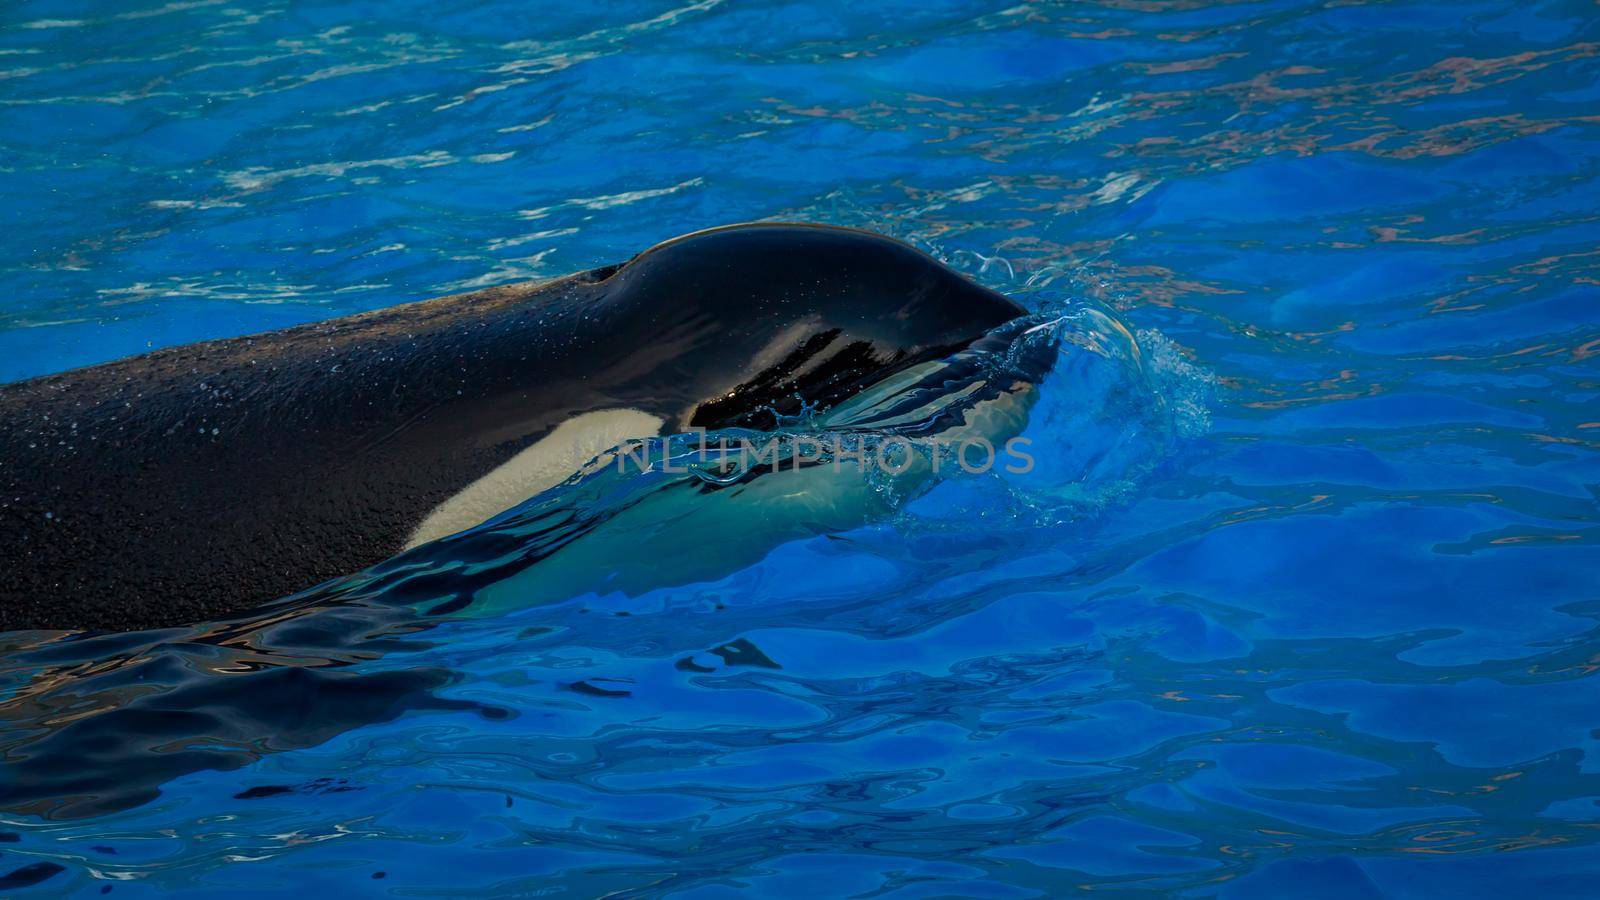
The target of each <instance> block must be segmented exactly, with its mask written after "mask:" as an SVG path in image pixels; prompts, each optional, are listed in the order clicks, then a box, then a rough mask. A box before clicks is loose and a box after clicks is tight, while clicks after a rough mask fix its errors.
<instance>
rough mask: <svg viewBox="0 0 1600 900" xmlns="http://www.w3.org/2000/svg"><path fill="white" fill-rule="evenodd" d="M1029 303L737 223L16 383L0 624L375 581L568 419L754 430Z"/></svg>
mask: <svg viewBox="0 0 1600 900" xmlns="http://www.w3.org/2000/svg"><path fill="white" fill-rule="evenodd" d="M1020 314H1021V309H1020V308H1018V307H1017V306H1015V305H1014V304H1012V303H1011V302H1010V301H1008V300H1006V299H1005V298H1004V297H1002V296H1000V295H999V294H996V293H994V292H992V291H989V290H987V289H984V288H981V287H978V286H976V285H974V284H972V283H971V282H969V281H967V280H966V279H964V278H962V277H961V276H959V275H957V274H955V273H953V272H951V271H950V270H948V269H946V268H944V267H943V266H941V265H940V264H939V263H937V262H936V261H934V260H932V259H930V258H928V257H927V256H924V255H922V254H921V253H919V252H917V251H915V250H913V249H911V248H909V247H907V246H905V245H903V244H900V243H898V242H896V241H893V240H891V239H888V238H884V237H880V236H877V235H872V234H868V233H865V232H859V231H852V230H846V229H838V228H827V227H821V226H807V225H752V226H735V227H732V228H725V229H716V230H713V231H708V232H700V233H697V234H693V235H689V236H687V237H684V238H679V239H677V240H674V241H669V242H667V243H665V244H662V245H660V246H658V247H655V248H653V249H651V250H649V251H647V252H645V253H643V254H640V255H639V256H637V257H635V258H634V259H633V260H631V261H630V262H628V263H626V264H624V265H623V266H620V267H606V268H603V269H597V270H594V271H591V272H587V273H583V274H580V275H576V276H572V277H569V278H566V279H561V280H558V281H555V282H549V283H544V284H537V285H534V284H524V285H512V286H507V287H501V288H491V289H489V290H485V291H480V292H477V293H473V294H466V295H461V296H457V297H452V298H444V299H442V300H437V301H429V302H426V303H419V304H412V305H409V306H402V307H396V308H392V309H388V310H382V311H379V312H376V313H371V314H367V315H362V316H354V317H350V318H346V319H337V320H333V321H330V322H324V323H320V324H316V325H310V326H303V327H299V328H292V329H288V330H285V331H280V332H273V333H270V334H265V335H259V336H255V337H248V338H238V339H233V340H225V341H213V342H207V343H201V344H194V345H189V346H185V347H177V348H172V349H169V350H162V351H157V352H155V353H151V354H147V355H144V356H139V357H134V358H131V359H126V360H121V361H118V362H113V363H108V364H105V365H101V366H94V367H91V368H87V369H80V370H77V371H73V372H67V373H64V374H61V375H52V376H47V377H44V378H38V379H34V380H32V381H27V382H22V383H18V384H13V385H6V386H4V387H0V491H3V494H0V499H3V502H4V504H5V505H4V506H3V507H0V523H3V528H4V531H5V533H6V535H7V538H8V539H7V540H6V541H5V542H3V543H0V571H3V572H4V575H3V580H0V630H10V629H21V628H98V629H128V628H138V627H151V626H157V625H163V624H170V623H176V622H184V621H195V620H199V619H202V618H205V617H210V616H215V615H219V614H223V613H226V612H230V611H236V610H239V609H242V608H245V607H248V606H250V605H253V604H256V603H259V602H262V601H266V600H270V599H273V598H276V597H279V596H283V595H285V594H288V593H292V592H294V591H296V590H300V589H303V588H306V587H309V586H311V585H313V584H316V583H318V582H321V581H323V580H326V579H328V578H332V577H336V576H339V575H342V574H346V573H349V572H352V571H355V570H357V569H360V568H362V567H364V566H367V565H371V564H373V563H376V562H379V561H381V560H383V559H385V558H386V557H388V556H390V555H392V554H393V553H395V552H396V551H398V550H399V549H400V548H401V547H402V546H403V544H404V543H405V540H406V537H407V535H408V534H410V533H411V530H412V529H413V528H415V527H416V525H417V523H418V522H419V521H420V520H421V519H422V518H423V516H425V515H426V514H427V513H428V511H430V510H432V509H433V508H435V507H437V506H438V505H439V504H440V503H441V502H443V501H444V500H446V499H447V498H449V497H450V496H452V495H453V494H455V493H456V492H457V491H459V490H461V488H463V487H464V486H465V485H467V484H470V483H471V482H472V481H473V480H475V479H477V478H479V477H480V476H482V475H483V474H484V473H486V472H488V471H490V470H492V469H494V468H495V467H496V466H498V465H500V464H501V463H502V462H504V461H505V460H507V459H508V458H510V457H511V456H513V455H515V454H516V453H517V452H518V451H519V450H521V449H522V448H524V447H526V446H528V445H529V444H531V443H532V442H534V441H536V440H538V439H539V438H540V437H542V436H544V435H545V434H547V433H549V432H550V430H551V429H552V428H554V427H555V426H556V425H558V424H560V423H561V422H562V421H565V420H566V419H568V418H570V417H571V416H573V415H576V414H579V413H583V412H588V411H593V410H600V409H613V408H631V409H638V410H643V411H645V412H648V413H651V414H652V415H655V416H657V417H659V418H660V419H662V420H663V421H665V422H666V423H667V425H666V426H665V427H666V428H668V429H671V430H679V429H681V428H683V427H686V426H705V427H712V428H715V427H721V426H728V425H742V426H760V425H764V424H769V423H770V421H771V420H770V412H767V411H766V408H767V407H768V406H775V407H776V408H778V409H779V410H786V409H792V408H793V406H794V404H796V403H797V400H796V397H797V396H799V397H803V398H805V399H806V400H807V401H810V402H819V401H820V402H821V403H822V404H823V405H827V404H830V403H833V402H837V401H838V400H839V399H841V398H843V397H845V396H848V395H849V394H850V393H851V391H852V390H854V389H855V388H856V387H858V386H859V385H860V384H861V383H863V382H864V381H865V380H870V379H871V378H874V377H879V376H881V375H882V374H883V373H885V372H887V371H890V370H893V369H895V368H897V367H900V366H904V365H907V364H910V363H911V362H914V361H917V360H921V359H926V358H928V357H929V356H931V355H934V354H938V353H942V352H946V351H949V350H951V349H953V348H957V347H960V346H962V345H964V344H966V343H968V342H970V341H971V340H973V339H974V338H976V337H978V336H979V335H981V334H982V333H983V332H984V331H986V330H988V329H989V328H992V327H994V326H995V325H998V324H1001V323H1003V322H1005V321H1007V320H1009V319H1011V318H1014V317H1015V316H1017V315H1020Z"/></svg>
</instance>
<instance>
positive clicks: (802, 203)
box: [0, 0, 1600, 897]
mask: <svg viewBox="0 0 1600 900" xmlns="http://www.w3.org/2000/svg"><path fill="white" fill-rule="evenodd" d="M0 149H3V150H4V151H5V152H4V154H3V156H0V172H3V174H0V186H3V190H0V215H3V217H4V218H3V219H0V222H3V224H4V225H5V228H6V235H7V239H6V240H5V241H4V242H3V243H0V297H3V298H4V299H3V300H0V378H3V379H17V378H23V377H28V376H31V375H35V374H41V373H45V372H52V371H57V370H61V369H65V368H70V367H73V366H78V365H85V364H89V363H93V362H97V361H102V360H107V359H112V358H116V357H120V356H123V355H127V354H130V353H135V352H140V351H143V350H145V349H148V348H150V347H154V346H162V345H168V344H173V343H182V342H187V341H192V340H197V339H202V338H208V337H217V336H224V335H233V334H240V333H245V332H250V331H259V330H265V329H270V328H277V327H282V326H285V325H289V324H293V323H297V322H304V321H310V320H315V319H320V318H325V317H331V316H338V315H344V314H348V313H352V312H356V311H360V310H365V309H372V308H377V307H382V306H386V305H390V304H394V303H398V302H403V301H406V300H412V299H419V298H423V297H427V296H432V295H437V294H441V293H447V292H451V291H460V290H468V289H471V288H474V287H477V286H482V285H488V284H495V283H502V282H509V281H516V280H524V279H528V278H535V277H541V276H549V275H555V274H560V273H564V272H568V271H572V270H575V269H581V268H587V267H591V266H595V265H599V264H604V263H611V262H616V261H620V260H622V259H625V258H627V257H628V256H630V255H631V254H633V253H635V252H637V251H638V250H640V249H642V248H644V247H646V246H648V245H650V244H652V243H654V242H656V241H658V240H661V239H665V238H668V237H671V236H673V235H676V234H679V233H683V232H686V231H691V230H694V229H697V228H702V227H706V226H710V225H715V224H721V223H726V222H733V221H741V220H751V219H762V218H784V219H807V220H815V221H825V222H834V223H840V224H847V225H857V226H863V227H869V228H873V229H876V230H879V231H884V232H887V233H890V234H894V235H897V236H899V237H902V238H904V239H906V240H908V241H910V242H912V243H914V244H916V245H918V246H921V247H923V248H924V249H927V250H929V251H930V252H933V253H934V254H936V255H937V256H939V257H940V258H942V259H944V260H946V261H948V262H949V263H950V264H951V265H954V266H956V267H958V268H960V269H962V270H963V271H966V272H968V273H969V274H971V275H972V276H973V277H975V278H978V279H979V280H982V281H984V282H985V283H988V284H990V285H992V286H994V287H996V288H998V289H1001V290H1004V291H1006V292H1008V293H1010V294H1012V295H1013V296H1016V297H1018V298H1019V299H1020V300H1022V301H1023V302H1025V303H1027V304H1029V305H1030V306H1031V307H1032V308H1034V309H1036V310H1038V311H1039V313H1040V317H1041V320H1045V319H1051V318H1052V317H1056V318H1059V317H1062V316H1066V317H1067V318H1066V319H1064V320H1063V321H1064V324H1062V325H1061V326H1060V328H1061V329H1062V331H1061V334H1062V338H1063V341H1062V354H1063V355H1062V357H1061V360H1060V362H1059V363H1058V364H1057V366H1056V367H1055V368H1054V369H1053V370H1052V372H1051V373H1050V375H1049V376H1048V377H1047V378H1046V379H1045V381H1044V382H1043V384H1042V385H1041V389H1040V396H1039V403H1038V406H1037V407H1036V408H1035V411H1034V416H1033V419H1032V420H1031V421H1030V424H1029V426H1028V427H1029V433H1030V435H1032V436H1033V437H1034V438H1035V439H1036V441H1037V442H1038V446H1039V447H1049V448H1050V451H1049V452H1040V453H1038V454H1037V455H1038V457H1039V459H1040V467H1039V469H1038V470H1037V471H1036V472H1035V473H1033V474H1032V475H1031V476H1030V477H1028V478H1007V477H1004V476H1003V475H1000V474H991V475H989V476H982V477H978V476H974V477H957V478H952V479H950V480H947V481H946V482H944V483H942V484H940V485H938V486H937V487H936V488H934V489H933V490H932V491H931V492H929V493H927V494H925V495H923V496H920V497H917V498H913V499H908V501H907V502H904V503H902V504H901V505H900V506H899V507H898V508H897V511H896V512H895V514H894V515H892V516H890V517H888V518H886V519H884V520H883V521H881V522H879V523H877V524H875V525H873V526H871V527H867V528H863V529H859V530H856V531H852V532H848V533H845V534H839V535H832V536H826V537H819V538H816V539H812V540H807V541H800V542H795V543H791V544H786V545H784V546H782V547H779V548H777V549H775V550H773V551H772V552H770V553H769V554H767V555H766V556H765V558H763V559H762V560H761V561H760V562H758V563H756V564H753V565H750V566H747V567H745V568H743V569H741V570H739V571H738V572H735V573H733V574H730V575H728V576H727V577H726V578H722V579H720V580H717V581H715V582H709V583H704V584H696V585H691V586H688V587H682V588H675V589H663V590H656V591H651V592H648V593H644V594H641V595H639V596H623V595H620V594H611V595H606V596H596V595H593V594H589V595H584V596H579V597H574V598H571V599H570V600H568V601H566V602H563V603H557V604H554V605H549V606H539V607H533V608H519V607H517V605H516V604H515V603H514V602H507V601H505V600H504V597H505V595H506V594H508V593H514V591H512V590H511V588H512V587H514V585H511V584H510V583H509V582H508V583H506V584H501V585H498V590H499V594H498V595H496V594H495V592H496V589H497V586H496V585H494V584H490V585H487V586H483V592H484V593H485V594H486V595H496V596H499V597H500V598H501V600H500V601H499V602H497V603H496V604H492V605H489V604H485V605H480V607H479V609H480V612H479V613H478V614H468V615H461V616H455V617H446V618H442V619H439V620H438V621H436V622H433V623H431V624H430V625H429V626H428V627H427V628H425V629H422V630H419V631H417V632H416V633H415V634H412V635H411V636H410V637H409V638H404V637H401V638H393V639H389V640H388V642H387V643H385V644H383V646H382V647H377V648H376V649H375V645H353V646H349V647H336V648H333V649H326V648H323V649H321V650H320V651H319V650H318V648H317V646H316V645H315V643H311V644H306V639H305V637H304V635H300V636H299V638H298V639H299V640H300V642H301V643H300V645H298V646H300V649H299V650H296V651H287V650H282V648H281V647H280V646H279V645H281V644H287V643H292V641H290V640H289V637H288V636H285V635H283V634H279V633H276V632H274V631H273V629H272V627H271V626H267V625H260V624H259V623H257V624H253V625H251V626H250V628H251V629H254V630H245V631H243V632H242V636H241V633H236V632H234V631H229V630H228V629H225V628H221V627H210V626H204V625H202V626H197V627H196V628H195V629H190V630H187V631H184V630H169V631H165V632H156V633H148V634H144V635H133V636H109V637H102V638H97V639H95V641H80V642H76V643H60V642H59V638H58V637H57V636H46V637H44V638H41V637H39V636H38V635H6V636H0V646H3V647H5V648H6V653H7V654H8V655H7V656H6V657H5V658H4V660H3V662H0V684H3V685H4V690H5V694H4V697H5V700H4V702H0V718H4V719H5V721H6V722H7V725H6V726H5V730H4V731H3V732H0V744H3V748H4V752H5V754H6V758H5V761H4V763H5V765H4V766H3V768H5V769H6V771H7V772H8V773H12V774H10V775H8V776H7V777H12V778H15V777H17V776H16V775H15V773H16V772H17V771H24V770H26V771H29V772H33V771H37V769H27V768H26V767H27V766H28V765H35V766H38V767H41V768H42V769H49V768H50V766H51V765H52V764H54V763H58V762H59V761H60V760H66V762H65V763H61V764H60V765H58V766H57V768H56V769H53V770H51V771H52V772H53V773H54V774H55V775H61V772H67V773H68V774H69V775H71V776H73V777H76V776H77V775H80V774H83V773H89V774H95V773H97V772H98V773H100V774H102V775H104V777H105V780H106V784H108V785H110V784H113V783H115V784H117V785H120V788H119V789H123V790H124V794H126V792H127V790H131V788H130V787H129V786H134V787H139V786H148V787H149V790H148V792H147V793H146V794H144V795H140V796H139V797H136V798H134V799H132V800H129V799H128V798H127V797H126V796H124V797H123V800H124V801H125V802H122V803H110V804H102V806H103V807H104V808H101V807H97V806H96V803H97V802H99V800H103V799H104V797H103V795H102V794H100V793H94V792H87V793H86V792H79V793H77V794H72V793H71V792H64V793H61V794H59V795H57V796H52V797H51V798H50V799H49V800H48V802H41V803H40V804H39V805H38V806H36V807H35V808H32V809H29V810H23V811H18V810H12V811H10V812H6V813H0V832H3V833H0V838H4V837H6V836H14V837H15V838H16V840H15V841H14V842H7V843H0V878H3V877H4V876H5V875H6V874H7V873H10V872H12V871H13V870H17V869H23V868H24V867H27V866H38V865H39V864H49V865H53V866H58V867H59V870H57V869H48V870H46V869H39V868H35V869H32V870H31V871H32V872H34V873H35V874H38V873H42V872H46V871H48V873H49V874H48V875H47V876H46V877H45V878H44V879H43V880H42V881H40V882H39V883H38V885H37V886H36V887H33V888H31V889H23V890H25V891H26V890H31V891H33V892H36V893H52V892H54V893H63V892H64V893H71V894H84V895H95V896H98V895H99V894H100V892H102V891H103V890H105V889H106V888H110V889H111V896H113V897H119V896H148V895H156V894H189V895H196V896H199V895H210V894H220V893H224V892H226V893H227V894H229V895H231V896H237V897H247V896H277V895H279V894H280V892H282V891H283V890H285V889H286V888H291V887H292V888H294V889H296V890H302V891H314V892H318V893H317V894H316V895H320V894H321V893H327V894H330V895H331V894H333V893H334V892H339V893H341V894H345V895H350V894H358V895H367V894H380V893H393V894H397V895H406V896H419V895H427V896H438V895H449V894H460V893H465V892H471V891H492V892H496V893H522V894H536V895H540V896H543V895H551V896H568V897H579V896H582V897H587V896H596V895H600V894H604V893H608V892H620V893H623V894H643V895H652V896H676V897H722V896H733V895H737V894H755V895H757V896H785V895H805V896H818V895H822V896H846V895H848V896H874V897H888V896H893V897H925V896H928V897H931V896H940V897H943V896H973V897H1028V896H1044V895H1053V894H1059V893H1065V892H1067V891H1070V890H1073V889H1076V888H1080V887H1082V888H1097V889H1104V890H1110V891H1118V892H1123V893H1133V894H1141V893H1143V894H1178V895H1182V896H1191V897H1209V896H1223V897H1280V896H1296V897H1318V896H1328V897H1335V896H1337V897H1372V896H1393V897H1434V896H1449V897H1473V896H1483V897H1498V896H1502V895H1505V894H1507V893H1512V892H1515V893H1518V894H1525V895H1531V896H1540V897H1584V896H1593V895H1594V893H1595V885H1596V884H1597V883H1600V827H1597V826H1600V678H1597V677H1596V674H1595V673H1596V668H1597V666H1600V630H1597V619H1600V548H1597V542H1600V527H1597V524H1596V519H1597V514H1600V509H1597V500H1600V404H1597V403H1596V398H1597V395H1600V365H1597V357H1600V315H1597V313H1596V302H1597V300H1600V251H1597V249H1596V248H1597V247H1600V213H1597V210H1600V8H1597V7H1596V6H1595V5H1594V4H1593V3H1591V2H1583V0H1570V2H1543V3H1539V2H1532V3H1530V2H1511V0H1495V2H1472V0H1462V2H1451V3H1432V4H1428V3H1410V2H1393V3H1378V2H1373V3H1362V2H1340V0H1325V2H1311V3H1307V2H1259V3H1207V2H1204V0H1103V2H1095V3H1083V4H1070V5H1058V4H1045V3H1029V2H1023V3H1021V4H1020V5H1008V4H992V5H990V6H988V7H987V8H979V7H978V6H977V5H958V4H937V3H928V2H919V3H915V4H912V3H906V4H891V3H874V4H868V3H851V4H838V5H816V4H805V5H801V4H784V3H753V2H738V0H726V2H718V0H703V2H700V3H695V4H691V5H684V6H674V5H672V0H665V2H651V3H616V4H607V5H606V9H605V10H604V11H603V12H602V11H597V10H596V9H592V8H589V6H588V5H587V4H572V5H561V6H556V5H551V6H549V7H548V8H533V7H530V6H529V5H526V4H515V3H505V2H499V3H496V2H467V0H460V2H438V0H433V2H421V0H390V2H385V3H358V2H349V0H345V2H323V3H294V4H290V3H287V2H282V0H268V2H262V3H256V4H250V5H244V4H239V5H234V4H231V3H229V2H227V0H216V2H209V0H193V2H174V3H169V4H167V5H164V6H163V5H159V4H157V3H154V2H151V0H131V2H129V3H116V4H113V3H99V4H89V3H65V2H62V3H57V2H29V3H21V4H12V5H9V6H6V7H5V8H4V9H3V10H0ZM1126 334H1131V335H1133V336H1134V340H1135V343H1133V344H1130V343H1127V340H1126V337H1125V335H1126ZM539 502H546V501H541V500H540V499H539V498H535V499H534V501H533V503H534V504H535V507H536V506H537V504H538V503H539ZM563 502H564V501H563ZM708 552H714V548H708ZM438 556H439V560H440V561H439V562H438V565H440V566H446V565H447V561H446V556H447V554H444V552H443V551H442V550H441V551H440V552H439V554H438ZM508 585H510V586H509V587H508ZM343 590H347V591H350V592H351V596H353V597H355V598H356V599H355V600H354V601H352V603H353V605H352V606H350V609H351V610H355V611H356V612H349V613H337V612H335V613H331V615H336V616H337V615H348V616H349V617H352V620H354V619H359V616H360V615H369V614H370V615H373V616H378V615H379V613H378V612H370V613H368V612H361V611H362V610H368V609H369V607H367V606H363V605H362V604H363V603H368V602H372V603H377V601H378V600H384V599H387V600H395V599H397V598H396V597H394V596H393V594H394V592H395V590H396V589H395V588H393V587H392V585H390V584H389V583H387V582H385V581H384V579H383V577H382V574H381V572H380V573H377V574H374V575H371V576H367V577H366V578H365V580H362V579H358V580H357V581H356V582H354V583H353V585H350V586H346V587H345V588H343ZM363 592H364V593H363ZM363 598H365V599H363ZM374 598H376V599H374ZM398 599H404V600H407V601H408V602H410V601H416V602H421V601H422V600H424V599H426V598H398ZM380 607H381V604H379V605H378V606H372V607H370V609H374V610H376V609H379V608H380ZM486 607H490V609H489V611H484V610H485V608H486ZM385 608H386V607H385ZM469 612H470V610H469ZM274 649H276V650H277V651H278V652H270V651H273V650H274ZM318 652H321V653H323V654H324V655H323V656H318V655H317V653H318ZM52 654H54V655H52ZM330 662H332V663H335V664H336V665H334V666H331V667H330V666H328V663H330ZM319 666H320V668H319ZM319 673H321V674H319ZM318 678H324V679H335V678H350V679H365V680H364V681H354V682H351V683H358V684H382V685H398V686H397V687H395V695H396V696H398V697H402V698H404V699H403V701H397V705H395V706H394V707H393V708H387V707H386V708H383V709H371V710H366V711H365V714H364V715H363V716H362V717H361V718H360V719H359V720H357V719H351V720H350V721H347V722H345V723H344V726H345V727H343V728H333V729H323V730H315V729H312V730H304V729H300V728H298V725H299V724H301V723H302V720H303V718H304V717H305V716H306V715H310V713H307V712H305V709H304V708H310V707H315V705H316V703H315V700H316V697H318V696H320V695H319V694H318V690H321V689H324V688H327V687H328V685H330V684H334V683H335V682H334V681H332V680H323V681H318V680H315V679H318ZM406 679H410V680H406ZM245 692H248V693H250V695H251V696H252V697H253V698H254V700H255V702H256V703H259V704H263V705H266V706H271V710H270V711H268V712H264V711H262V710H261V709H250V710H249V711H248V713H247V712H246V711H245V707H244V706H243V705H242V704H240V703H239V702H238V701H237V697H238V696H240V695H241V694H242V693H245ZM274 692H277V693H274ZM163 697H170V698H174V699H172V703H173V704H174V705H176V706H178V707H181V710H182V712H183V714H184V715H185V716H188V717H189V718H187V719H186V720H185V721H186V722H187V723H188V724H186V725H185V727H184V728H181V729H178V730H176V731H174V732H172V733H168V734H162V733H158V732H157V731H152V732H150V733H147V734H145V733H141V734H131V733H127V732H125V731H118V730H117V729H115V728H109V726H108V729H107V730H106V731H103V732H101V733H100V738H99V739H98V741H86V740H77V739H75V738H74V739H71V740H68V739H67V738H70V737H71V736H72V735H74V734H76V732H73V731H70V730H68V729H69V728H70V727H78V728H80V729H82V728H90V729H92V728H93V727H94V723H95V722H97V721H104V722H112V721H114V720H113V719H110V718H107V716H108V715H109V713H108V711H109V710H115V709H116V708H117V707H119V706H122V705H126V704H135V705H137V704H146V705H148V704H151V703H156V704H159V703H161V702H163V701H162V698H163ZM419 698H421V699H419ZM280 699H281V703H277V701H278V700H280ZM274 703H277V705H273V704H274ZM73 722H85V723H88V724H87V725H78V726H71V725H70V724H69V723H73ZM196 723H198V724H196ZM107 734H109V737H107ZM52 735H57V736H65V737H63V739H62V740H61V741H57V742H56V743H51V741H50V738H51V736H52ZM52 754H54V755H52ZM174 759H178V760H180V761H181V760H199V762H197V763H194V764H192V765H190V764H188V763H184V762H178V763H173V762H172V760H174ZM29 777H32V776H29ZM61 777H67V776H65V775H62V776H61ZM13 786H15V785H13ZM25 786H27V787H37V786H38V784H37V783H34V784H30V785H25ZM41 790H44V789H43V788H41ZM111 790H112V789H111V788H106V791H107V792H110V791H111ZM97 798H98V799H97ZM380 873H381V876H382V877H379V876H380Z"/></svg>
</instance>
